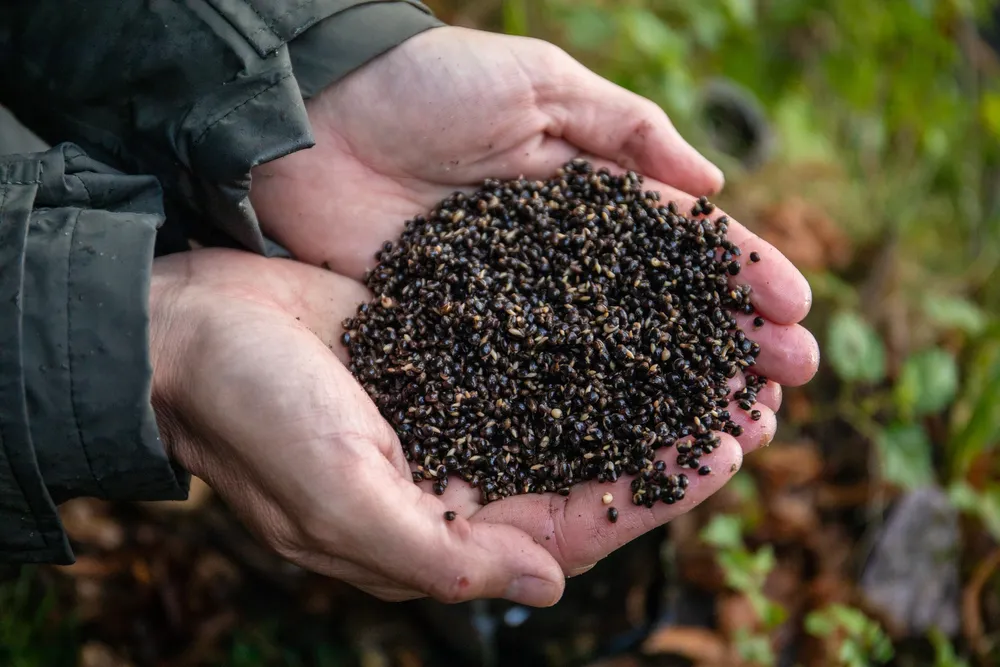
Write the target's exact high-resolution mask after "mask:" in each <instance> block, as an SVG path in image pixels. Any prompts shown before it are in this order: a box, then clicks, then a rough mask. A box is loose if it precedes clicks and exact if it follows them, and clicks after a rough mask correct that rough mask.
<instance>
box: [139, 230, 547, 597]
mask: <svg viewBox="0 0 1000 667" xmlns="http://www.w3.org/2000/svg"><path fill="white" fill-rule="evenodd" d="M151 294H152V296H151V332H152V333H151V351H152V356H153V359H154V386H153V404H154V407H155V408H156V413H157V421H158V423H159V426H160V431H161V436H162V439H163V441H164V443H165V445H166V447H167V451H168V453H169V454H170V456H171V457H172V458H174V459H175V460H177V461H178V462H179V463H180V464H181V465H183V466H184V467H185V468H186V469H187V470H189V471H190V472H191V473H192V474H194V475H197V476H198V477H201V478H202V479H204V480H205V481H206V482H208V484H209V485H210V486H212V487H213V488H214V489H215V490H216V491H217V492H218V493H219V495H220V496H221V497H222V498H223V499H224V500H225V501H226V502H227V503H228V504H229V506H230V507H231V508H232V509H233V511H234V512H235V513H236V514H237V515H238V516H239V517H240V518H241V520H242V521H243V522H244V523H245V524H246V525H247V526H248V527H249V528H250V529H251V530H252V531H253V532H254V533H256V535H257V536H258V537H259V538H260V539H261V540H262V541H263V542H264V543H265V544H267V545H268V546H269V547H271V548H272V549H274V550H275V551H277V552H278V553H279V554H280V555H282V556H283V557H285V558H286V559H288V560H290V561H292V562H293V563H296V564H298V565H300V566H302V567H305V568H307V569H310V570H314V571H316V572H319V573H322V574H325V575H329V576H332V577H336V578H339V579H343V580H345V581H347V582H348V583H350V584H353V585H354V586H357V587H359V588H361V589H363V590H365V591H368V592H370V593H372V594H374V595H376V596H378V597H381V598H384V599H405V598H410V597H417V596H422V595H430V596H433V597H435V598H437V599H439V600H443V601H447V602H457V601H461V600H467V599H471V598H477V597H502V598H508V599H511V600H514V601H517V602H520V603H522V604H528V605H547V604H552V603H554V602H555V601H556V600H558V599H559V596H560V595H561V594H562V589H563V574H562V571H561V570H560V567H559V565H558V564H557V563H556V561H555V560H554V559H553V557H552V556H551V555H549V553H548V552H547V551H546V550H545V549H544V548H542V547H541V546H539V545H538V544H536V543H535V542H533V541H532V539H531V537H530V536H529V535H527V534H526V533H524V532H522V531H521V530H519V529H517V528H514V527H512V526H510V525H507V524H504V523H486V522H482V521H468V520H466V518H465V517H463V518H461V519H459V520H456V521H454V522H447V521H445V519H444V518H443V514H444V512H445V510H446V509H451V508H450V506H449V505H448V504H447V502H446V501H444V500H442V499H440V498H437V497H435V496H434V495H431V494H426V493H424V492H423V491H422V490H421V489H420V488H419V487H417V486H416V485H415V484H414V483H413V481H412V476H411V472H410V469H409V468H408V464H407V462H406V460H405V458H404V457H403V453H402V450H401V449H400V446H399V442H398V440H397V439H396V436H395V434H394V433H393V432H392V430H391V428H390V427H389V425H388V424H387V423H386V422H385V421H384V420H383V419H382V418H381V416H380V415H379V413H378V410H377V409H376V407H375V406H374V405H373V404H372V402H371V401H370V400H369V399H368V396H367V395H366V394H365V392H364V390H362V388H361V387H360V386H359V385H358V384H357V383H356V382H355V381H354V379H353V378H352V377H351V374H350V373H349V371H348V370H347V369H346V368H345V367H344V366H343V365H342V363H341V361H339V360H338V359H337V357H336V356H335V354H334V353H333V352H331V351H330V347H329V346H331V345H333V344H334V340H335V339H336V338H337V337H338V336H339V335H340V334H341V331H342V330H341V324H340V323H341V321H342V320H343V318H344V317H345V316H346V315H348V314H350V313H351V312H353V310H354V309H355V308H356V306H357V303H358V302H360V301H362V300H363V299H365V298H366V297H367V291H366V290H365V288H364V287H363V286H362V285H360V284H358V283H355V282H354V281H351V280H349V279H347V278H342V277H339V276H336V275H334V274H332V273H330V272H327V271H323V270H321V269H316V268H313V267H310V266H306V265H304V264H299V263H296V262H291V261H287V260H276V259H271V260H268V259H264V258H262V257H258V256H255V255H251V254H248V253H240V252H235V251H222V250H211V251H195V252H188V253H182V254H179V255H172V256H169V257H166V258H163V259H158V260H156V262H155V263H154V277H153V284H152V290H151ZM337 347H338V348H339V343H338V344H337Z"/></svg>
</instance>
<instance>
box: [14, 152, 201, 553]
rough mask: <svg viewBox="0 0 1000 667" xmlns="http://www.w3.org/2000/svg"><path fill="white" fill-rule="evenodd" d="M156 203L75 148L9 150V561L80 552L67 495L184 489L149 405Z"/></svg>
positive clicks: (181, 492)
mask: <svg viewBox="0 0 1000 667" xmlns="http://www.w3.org/2000/svg"><path fill="white" fill-rule="evenodd" d="M161 201H162V198H161V192H160V188H159V186H158V184H157V183H156V180H155V179H153V178H151V177H137V176H125V175H123V174H121V173H118V172H116V171H114V170H112V169H109V168H108V167H106V166H104V165H101V164H99V163H97V162H95V161H93V160H91V159H89V158H88V157H87V156H85V155H84V154H83V152H82V151H81V150H80V149H79V148H77V147H75V146H72V145H65V144H64V145H60V146H57V147H55V148H53V149H51V150H49V151H47V152H45V153H35V154H30V155H21V156H19V155H13V156H4V157H0V562H57V563H71V562H72V561H73V557H72V554H71V552H70V549H69V545H68V544H67V541H66V537H65V535H64V533H63V531H62V527H61V525H60V522H59V518H58V515H57V513H56V509H55V505H56V504H58V503H60V502H63V501H65V500H69V499H70V498H73V497H76V496H83V495H86V496H94V497H97V498H104V499H109V500H120V499H129V500H170V499H181V498H183V497H184V496H185V494H186V485H187V481H188V480H187V477H186V475H184V474H183V473H182V472H180V471H179V470H176V469H175V468H174V467H173V466H172V465H171V464H170V462H169V461H168V460H167V457H166V455H165V453H164V449H163V446H162V444H161V443H160V442H159V437H158V432H157V428H156V421H155V418H154V415H153V411H152V408H151V407H150V383H151V378H152V368H151V362H150V359H149V326H148V325H149V306H148V299H149V280H150V267H151V265H152V258H153V244H154V240H155V235H156V229H157V227H158V226H159V224H160V223H162V221H163V212H162V206H161Z"/></svg>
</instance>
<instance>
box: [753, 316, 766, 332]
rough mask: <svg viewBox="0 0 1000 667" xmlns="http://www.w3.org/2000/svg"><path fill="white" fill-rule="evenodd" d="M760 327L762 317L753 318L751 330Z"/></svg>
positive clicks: (762, 322)
mask: <svg viewBox="0 0 1000 667" xmlns="http://www.w3.org/2000/svg"><path fill="white" fill-rule="evenodd" d="M762 326H764V318H763V317H761V316H759V315H758V316H757V317H755V318H753V328H754V329H760V328H761V327H762Z"/></svg>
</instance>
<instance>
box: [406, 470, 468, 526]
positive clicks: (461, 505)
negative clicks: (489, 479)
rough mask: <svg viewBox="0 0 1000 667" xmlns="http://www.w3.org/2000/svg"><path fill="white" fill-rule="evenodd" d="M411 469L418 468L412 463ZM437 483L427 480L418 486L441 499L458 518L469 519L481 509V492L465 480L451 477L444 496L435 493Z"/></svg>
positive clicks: (433, 480)
mask: <svg viewBox="0 0 1000 667" xmlns="http://www.w3.org/2000/svg"><path fill="white" fill-rule="evenodd" d="M410 468H411V469H412V470H417V469H418V466H417V464H416V463H411V464H410ZM435 482H436V480H435V479H425V480H424V481H422V482H419V483H418V484H417V485H418V486H419V487H420V489H421V490H422V491H423V492H424V493H431V494H434V495H436V496H437V497H438V498H440V499H441V502H442V503H443V504H444V506H445V507H447V508H448V510H451V511H452V512H455V514H457V515H458V516H464V517H466V518H468V517H470V516H472V514H473V513H474V512H475V511H476V510H478V509H479V506H480V504H479V500H480V497H481V494H480V491H479V489H474V488H472V486H471V485H470V484H469V483H468V482H466V481H465V480H462V479H459V478H457V477H454V476H451V477H449V478H448V482H447V487H445V490H444V493H442V494H438V493H437V492H435V490H434V485H435Z"/></svg>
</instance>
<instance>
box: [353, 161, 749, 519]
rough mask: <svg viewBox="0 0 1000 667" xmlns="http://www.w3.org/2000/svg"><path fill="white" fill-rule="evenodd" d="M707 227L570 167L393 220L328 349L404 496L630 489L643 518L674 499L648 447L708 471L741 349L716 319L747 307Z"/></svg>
mask: <svg viewBox="0 0 1000 667" xmlns="http://www.w3.org/2000/svg"><path fill="white" fill-rule="evenodd" d="M713 210H714V207H713V206H712V205H711V204H710V203H708V202H707V201H706V200H704V199H701V200H699V201H698V203H696V204H695V206H694V208H693V209H692V210H691V212H690V214H689V215H683V214H682V213H681V212H680V211H678V209H677V207H676V206H675V205H674V204H673V203H669V204H666V205H664V204H662V203H661V202H660V200H659V196H658V195H657V194H656V193H653V192H643V190H642V179H641V178H640V177H638V176H636V174H634V173H632V172H629V173H627V174H625V175H622V176H615V175H612V174H610V173H608V172H607V171H606V170H598V171H595V170H594V169H593V168H592V166H591V165H590V164H588V163H587V162H584V161H574V162H571V163H569V164H568V165H566V166H565V167H564V168H563V169H561V170H559V171H558V172H557V174H556V175H555V177H554V178H553V179H551V180H549V181H547V182H542V181H528V180H523V179H522V180H515V181H509V182H500V181H497V180H487V181H486V182H485V183H484V185H483V187H482V188H481V189H480V190H479V191H478V192H476V193H474V194H471V195H465V194H458V193H457V194H454V195H452V196H451V197H449V198H448V199H446V200H445V201H443V202H442V203H441V204H440V205H439V206H438V207H437V208H436V209H435V210H434V211H433V212H432V213H430V214H429V215H428V216H426V217H423V216H421V217H418V218H415V219H414V220H411V221H409V222H408V223H407V225H406V229H405V231H404V233H403V235H402V237H401V238H400V240H399V242H398V243H386V244H385V246H384V247H383V249H382V250H381V251H380V252H379V253H378V255H377V256H376V259H377V260H378V262H379V264H378V266H377V267H376V268H375V269H374V270H373V271H371V272H369V274H368V275H367V277H366V283H367V285H368V287H369V288H370V289H371V290H372V291H373V293H374V295H375V296H374V299H373V300H372V301H371V302H370V303H365V304H362V305H361V306H360V308H359V309H358V313H357V316H356V317H354V318H352V319H349V320H347V321H346V322H345V324H344V328H345V333H344V335H343V343H344V344H345V345H346V346H347V347H348V349H349V351H350V355H351V370H352V372H353V373H354V375H355V377H357V378H358V380H359V381H360V382H361V384H362V385H363V386H364V388H365V390H366V391H367V392H368V394H369V395H370V396H371V397H372V398H373V400H374V401H375V403H376V405H377V406H378V408H379V410H380V411H381V413H382V415H383V416H384V417H385V418H386V419H387V420H388V421H389V423H390V424H392V426H393V427H394V428H395V429H396V432H397V433H398V435H399V438H400V441H401V443H402V445H403V449H404V451H405V453H406V456H407V458H408V459H409V460H411V461H413V462H414V463H415V464H416V470H415V472H414V473H413V478H414V480H415V481H422V480H431V481H433V482H434V485H433V486H434V490H435V492H437V493H439V494H441V493H444V490H445V489H446V488H447V487H448V481H449V479H450V478H453V477H458V478H461V479H463V480H465V481H466V482H469V483H470V484H471V485H472V486H473V487H477V488H479V489H480V490H481V493H482V501H483V502H484V503H485V502H491V501H495V500H498V499H500V498H503V497H505V496H510V495H515V494H520V493H532V492H539V493H541V492H546V491H550V492H559V493H562V494H564V495H566V494H568V493H569V490H570V487H571V485H573V484H575V483H578V482H581V481H585V480H597V481H601V482H604V481H615V480H617V479H619V478H620V477H622V476H631V477H634V480H633V482H632V487H631V488H632V493H633V495H632V502H633V503H635V504H637V505H645V506H647V507H651V506H652V505H653V504H654V503H655V502H656V501H662V502H665V503H674V502H676V501H678V500H680V499H681V498H683V497H684V493H685V489H686V488H687V486H688V478H687V476H686V475H685V474H670V473H667V471H666V464H665V463H664V462H663V461H656V459H657V450H659V449H661V448H670V447H673V448H674V449H675V452H676V457H677V463H678V464H679V465H680V466H681V467H682V468H687V469H690V470H697V471H698V472H699V473H700V474H703V475H705V474H710V473H711V469H710V467H709V466H704V465H702V464H701V457H702V456H704V455H705V454H709V453H710V452H711V451H712V450H713V449H714V448H715V447H717V446H718V444H719V439H718V436H717V434H715V433H713V431H724V432H727V433H730V434H732V435H739V434H740V433H741V431H742V428H741V427H740V426H739V425H737V424H735V423H734V422H733V421H732V419H731V415H730V413H729V411H728V410H727V405H728V404H729V393H730V392H729V387H728V383H727V380H728V379H729V378H732V377H734V376H735V375H736V374H737V373H739V372H741V371H742V370H743V369H745V368H746V367H748V366H751V365H753V364H754V363H755V359H756V356H757V354H758V353H759V351H760V348H759V347H758V345H757V344H756V343H754V342H752V341H751V340H749V339H748V338H747V337H746V335H745V334H744V333H743V332H742V331H740V330H739V328H738V327H737V324H736V320H735V319H734V317H733V313H734V312H742V313H747V314H749V313H752V312H753V307H752V306H751V305H750V299H749V295H750V290H749V288H747V287H745V286H742V287H738V288H735V289H734V288H732V287H730V285H729V280H730V277H731V276H735V275H737V274H739V272H740V263H739V261H738V260H737V258H739V257H740V256H741V254H742V253H741V251H740V249H739V248H738V247H736V246H735V245H734V244H732V243H731V242H729V241H728V240H727V239H726V231H727V220H726V218H725V217H721V218H719V219H718V220H715V221H712V220H710V219H709V218H708V217H707V216H708V214H710V213H711V212H712V211H713ZM754 254H755V253H754ZM757 259H759V258H757V257H753V258H752V260H753V261H755V260H757ZM764 382H766V380H763V379H760V378H756V379H754V378H753V376H748V385H747V388H746V389H744V390H742V391H741V392H739V393H738V394H736V395H735V396H734V397H733V398H734V400H736V401H738V402H739V405H740V407H741V408H742V409H746V410H750V409H751V408H752V405H753V403H754V401H755V400H756V394H757V391H758V390H759V388H760V387H762V386H763V383H764ZM752 417H753V418H759V417H760V413H759V412H756V411H754V413H752ZM686 436H692V437H691V438H690V439H689V440H686V441H684V442H682V443H678V442H677V441H678V440H679V439H681V438H685V437H686ZM660 453H661V454H662V452H660ZM612 509H613V508H612ZM615 513H616V514H617V511H616V512H615Z"/></svg>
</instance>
